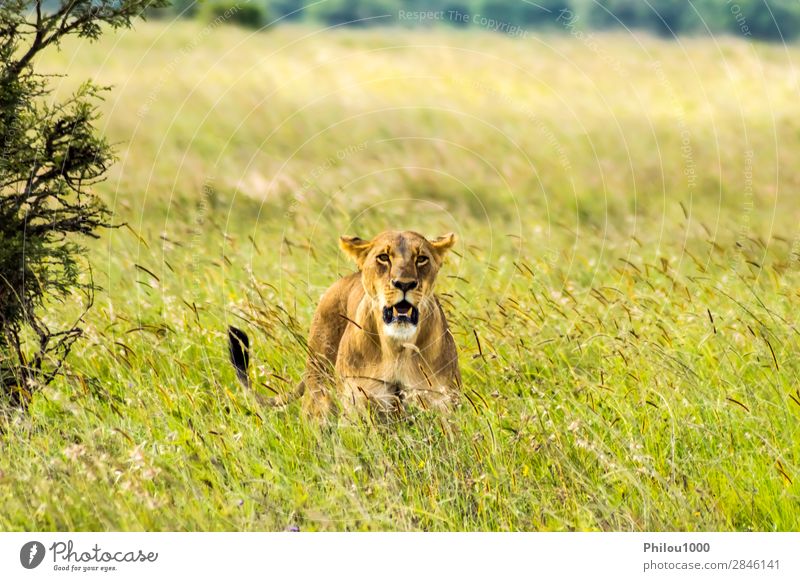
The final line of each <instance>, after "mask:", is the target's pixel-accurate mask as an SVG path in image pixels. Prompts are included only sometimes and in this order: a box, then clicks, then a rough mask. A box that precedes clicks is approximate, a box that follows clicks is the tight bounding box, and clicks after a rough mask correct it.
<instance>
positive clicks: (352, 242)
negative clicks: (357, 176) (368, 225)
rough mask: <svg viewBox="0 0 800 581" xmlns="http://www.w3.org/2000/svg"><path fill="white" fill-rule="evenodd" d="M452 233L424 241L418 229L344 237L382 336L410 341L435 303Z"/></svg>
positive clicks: (344, 244) (345, 248) (343, 241)
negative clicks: (360, 236) (364, 237)
mask: <svg viewBox="0 0 800 581" xmlns="http://www.w3.org/2000/svg"><path fill="white" fill-rule="evenodd" d="M455 239H456V238H455V235H454V234H446V235H444V236H440V237H439V238H437V239H435V240H428V239H426V238H425V237H424V236H422V235H420V234H417V233H416V232H384V233H383V234H379V235H378V236H376V237H375V238H373V239H372V240H362V239H361V238H356V237H354V236H342V237H341V239H340V245H341V247H342V250H344V252H345V253H346V254H347V255H348V256H350V257H351V258H352V259H353V260H355V262H356V264H357V265H358V268H359V270H360V271H361V280H362V283H363V285H364V290H365V291H366V293H367V295H369V297H370V298H371V299H372V302H373V304H374V307H375V316H376V317H377V318H378V320H379V322H380V324H382V326H383V331H384V333H385V335H386V336H388V337H391V338H394V339H398V340H403V341H408V340H410V339H412V338H413V337H414V336H415V335H416V334H417V332H418V330H419V327H420V325H422V324H424V320H425V317H426V315H427V314H428V313H429V312H430V309H432V308H434V306H435V305H434V303H433V301H432V300H430V299H431V297H432V296H433V285H434V283H435V281H436V275H437V274H438V272H439V268H440V267H441V266H442V262H443V261H444V256H445V254H446V253H447V251H448V250H449V249H450V248H451V247H452V246H453V244H454V243H455Z"/></svg>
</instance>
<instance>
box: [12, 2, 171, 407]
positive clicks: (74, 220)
mask: <svg viewBox="0 0 800 581" xmlns="http://www.w3.org/2000/svg"><path fill="white" fill-rule="evenodd" d="M43 3H44V0H36V1H34V2H33V3H32V4H31V2H30V0H7V1H6V2H4V3H2V4H0V144H1V145H2V150H0V396H2V397H1V398H0V399H2V400H3V403H10V404H12V405H14V406H21V407H24V406H26V405H27V403H28V402H29V401H30V398H31V396H32V394H33V393H34V392H35V391H36V389H38V388H39V387H41V386H42V385H46V384H47V383H49V382H50V381H52V380H53V379H54V378H55V377H56V375H57V374H58V373H59V372H60V371H61V369H62V365H63V363H64V360H65V358H66V356H67V354H68V353H69V351H70V348H71V347H72V345H73V343H74V342H75V341H76V340H77V339H78V338H79V337H80V335H81V328H80V326H79V324H80V322H81V320H82V316H80V317H78V319H77V320H76V321H73V322H72V324H71V325H69V326H66V327H64V328H61V329H54V328H52V326H54V325H55V324H56V323H54V322H53V321H51V320H48V319H46V318H45V317H44V315H43V311H46V310H48V308H51V307H52V306H53V304H54V303H57V302H60V301H65V300H68V299H69V298H70V297H71V296H72V294H73V293H75V292H76V291H83V292H84V293H85V294H86V296H87V300H86V301H85V302H84V305H85V307H86V308H87V309H88V308H89V306H91V304H92V297H93V292H94V290H95V286H94V284H93V282H92V279H91V276H90V272H89V269H88V265H87V264H86V262H85V258H84V256H83V253H82V249H81V247H80V246H79V245H78V244H77V243H76V241H75V238H76V237H80V236H88V237H97V230H98V229H99V228H103V227H106V226H109V225H110V224H109V222H108V213H107V211H106V209H105V207H104V206H103V204H102V202H101V201H100V200H99V199H98V198H97V197H96V196H95V195H94V194H93V193H92V185H93V184H95V183H96V182H98V181H100V180H102V179H103V177H104V175H105V173H106V170H107V169H108V167H109V165H110V163H111V161H112V160H113V153H112V151H111V148H110V146H109V145H108V143H107V142H106V141H105V139H104V138H103V137H101V136H98V135H97V134H96V133H95V129H94V125H93V124H94V121H95V120H96V119H97V112H96V102H97V99H98V98H99V96H100V91H101V90H100V89H99V88H98V87H96V86H95V85H93V84H91V83H84V84H83V85H82V86H81V87H80V89H78V91H76V92H75V93H74V94H73V95H72V96H71V97H69V98H67V99H66V100H64V101H61V102H57V101H55V100H54V99H53V96H52V91H51V89H50V87H49V85H48V82H47V81H48V77H45V76H42V75H39V74H37V73H36V72H35V71H34V69H33V63H34V62H35V58H36V56H37V55H38V54H39V53H41V52H42V51H43V50H45V49H46V48H47V47H49V46H53V45H57V44H58V43H59V42H60V41H61V39H62V38H63V37H65V36H68V35H74V36H77V37H81V38H88V39H90V40H91V39H95V38H97V37H98V36H99V35H100V32H101V26H102V25H109V26H110V27H111V28H120V27H130V25H131V20H132V19H133V18H136V17H138V16H139V15H140V14H141V13H142V10H144V9H145V8H146V7H147V6H148V5H150V6H154V5H155V6H157V5H163V3H164V2H163V1H161V0H156V1H155V2H153V1H152V0H72V1H71V2H61V3H60V4H58V5H57V6H50V10H47V7H45V6H43ZM85 312H86V311H84V314H85Z"/></svg>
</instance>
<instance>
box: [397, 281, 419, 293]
mask: <svg viewBox="0 0 800 581" xmlns="http://www.w3.org/2000/svg"><path fill="white" fill-rule="evenodd" d="M392 285H394V288H397V289H400V290H401V291H403V292H404V293H407V292H408V291H410V290H412V289H415V288H417V281H415V280H409V281H400V280H393V281H392Z"/></svg>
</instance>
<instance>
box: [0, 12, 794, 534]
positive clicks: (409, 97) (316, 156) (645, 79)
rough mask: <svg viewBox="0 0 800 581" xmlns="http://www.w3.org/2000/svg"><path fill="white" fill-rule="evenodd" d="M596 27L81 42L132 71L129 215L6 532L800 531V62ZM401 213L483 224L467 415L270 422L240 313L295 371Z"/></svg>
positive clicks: (475, 258)
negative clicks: (250, 365)
mask: <svg viewBox="0 0 800 581" xmlns="http://www.w3.org/2000/svg"><path fill="white" fill-rule="evenodd" d="M595 42H596V44H595V45H592V46H587V45H585V44H582V43H581V42H580V41H579V40H577V39H574V38H571V37H569V36H557V35H553V36H545V37H540V38H533V39H527V40H520V39H511V38H505V37H502V36H498V35H491V34H482V33H477V32H474V31H473V32H468V33H464V32H456V31H453V32H447V31H436V32H430V31H429V32H410V31H407V30H402V31H400V30H398V31H394V30H371V31H352V30H342V31H328V32H318V31H314V30H312V29H308V28H291V27H289V28H282V29H278V30H275V31H272V32H268V33H260V34H259V33H256V34H251V33H249V32H246V31H243V30H240V29H236V28H227V27H222V28H219V29H217V30H214V31H208V32H207V31H204V30H203V29H202V26H201V25H196V24H191V23H180V24H179V25H173V26H166V25H165V24H146V25H142V26H139V27H138V28H137V29H136V31H135V32H127V33H125V34H122V35H120V36H113V35H109V36H106V37H104V39H103V40H102V41H101V42H100V43H99V44H96V45H86V44H81V45H79V44H75V43H71V44H67V45H65V46H64V47H63V52H61V53H52V54H51V55H49V59H48V60H47V61H46V62H42V63H40V65H41V66H42V67H43V68H45V69H47V70H52V71H54V72H61V73H66V75H67V76H66V77H65V78H63V79H61V80H58V79H56V82H58V83H61V86H60V90H61V91H68V90H69V88H70V87H72V86H74V83H77V82H78V81H80V80H82V79H84V78H86V77H94V78H95V79H96V80H97V81H98V82H100V83H102V84H110V85H113V90H112V91H111V92H110V93H109V94H108V99H107V101H106V102H105V103H104V104H103V107H102V108H103V112H104V116H103V118H102V123H101V128H102V130H103V131H104V132H105V133H106V134H107V135H108V136H109V138H110V139H111V140H112V141H115V142H118V143H119V145H118V151H119V154H120V160H119V163H118V164H117V165H116V166H115V167H114V169H113V171H112V174H111V176H110V179H109V180H108V181H107V182H105V183H104V184H102V186H101V188H100V190H101V193H102V195H103V196H104V198H105V199H106V200H107V201H108V203H109V205H110V206H111V207H112V208H113V209H114V211H115V214H116V217H117V219H118V221H120V222H123V221H124V222H126V223H127V224H128V226H129V227H126V228H121V229H118V230H113V231H110V232H108V233H107V234H106V235H105V236H104V237H103V239H102V240H100V241H98V242H96V243H92V244H91V247H90V256H91V259H92V264H93V267H94V274H95V278H96V279H97V280H98V282H99V283H100V284H101V285H102V286H103V287H104V289H105V290H104V292H102V293H100V294H99V295H98V296H97V300H96V305H95V308H94V310H93V311H92V313H91V315H90V317H89V321H88V324H87V326H86V327H87V328H86V339H85V340H84V341H83V342H82V343H80V345H79V346H78V347H77V348H76V350H75V351H74V352H73V354H72V357H71V359H70V362H69V366H68V367H69V374H68V376H67V377H65V378H63V379H61V380H59V382H57V384H55V385H53V386H52V387H50V388H48V389H47V390H46V391H44V392H43V393H42V394H41V395H40V396H38V397H37V398H36V399H35V401H34V404H33V407H32V409H31V413H30V415H29V416H27V417H26V416H17V417H14V418H12V419H11V420H10V423H9V424H8V425H7V426H6V433H5V434H4V435H2V436H1V437H0V529H4V530H8V529H10V530H19V529H136V530H138V529H156V530H161V529H180V530H182V529H188V530H208V529H211V530H217V529H223V530H237V529H246V530H251V529H266V530H283V529H285V528H287V527H295V526H296V527H299V528H300V529H301V530H315V529H325V530H330V529H335V530H341V529H347V530H419V529H422V530H519V529H525V530H530V529H536V530H539V529H548V530H549V529H555V530H575V529H579V530H595V529H600V530H665V529H686V530H717V529H721V530H751V529H752V530H774V529H777V530H797V528H798V525H799V523H798V518H799V517H798V511H797V506H798V501H800V494H799V493H800V491H799V490H798V486H800V484H798V480H800V474H799V473H798V467H800V443H799V442H800V426H799V424H798V422H799V420H800V392H798V382H797V377H798V369H799V368H800V362H798V358H797V356H796V354H797V352H798V348H799V347H800V341H798V320H797V312H798V306H800V304H799V303H800V297H799V296H798V288H800V286H799V285H800V276H799V275H798V263H797V259H798V256H797V250H798V249H799V248H800V245H799V244H798V242H797V240H798V235H799V234H800V233H798V231H797V221H798V218H800V216H799V215H798V212H800V206H798V205H797V203H796V193H797V189H798V186H799V185H800V166H798V165H797V164H796V163H795V161H796V159H797V157H798V155H800V145H798V140H797V135H798V131H799V130H800V115H798V113H800V111H798V105H797V99H796V94H797V83H798V77H797V71H796V70H795V69H794V64H793V63H794V61H795V60H796V59H797V56H798V50H797V49H796V48H794V47H790V48H788V49H784V48H782V47H780V48H779V47H774V46H761V45H749V44H746V43H743V42H739V41H736V40H732V39H727V38H721V39H717V40H716V41H713V40H707V39H706V40H699V39H698V40H694V39H689V40H683V41H682V43H683V44H677V43H673V42H666V41H662V40H657V39H653V38H650V37H639V38H629V37H625V36H615V35H610V36H602V35H600V36H596V37H595ZM593 47H594V48H593ZM387 228H409V229H414V230H419V231H421V232H425V233H426V234H429V235H436V234H441V233H443V232H446V231H451V230H452V231H455V232H457V233H458V234H459V235H460V240H461V241H460V243H459V245H458V246H457V247H456V249H455V250H456V252H455V253H454V254H453V256H452V257H451V259H450V262H449V264H448V265H447V266H446V267H445V269H444V270H443V271H442V273H441V277H440V280H439V289H440V292H441V293H442V298H443V302H444V304H445V308H446V311H447V313H448V317H449V320H450V322H451V327H452V328H453V331H454V334H455V337H456V340H457V342H458V346H459V350H460V358H461V367H462V373H463V376H464V384H465V392H464V398H463V401H462V405H461V406H460V407H459V408H458V409H457V410H455V411H454V412H453V413H452V414H451V415H450V416H449V417H447V418H442V417H438V416H436V415H433V414H429V413H422V412H420V413H416V414H413V415H412V416H411V417H410V418H409V419H408V421H405V422H401V423H398V424H396V425H391V426H376V425H372V424H371V423H369V422H364V423H363V424H353V423H346V424H345V423H342V424H341V425H333V426H332V425H328V424H325V423H322V424H320V423H317V422H314V421H311V420H309V419H307V418H305V417H304V416H303V415H302V414H301V412H300V410H299V406H297V405H295V406H290V407H289V408H287V409H285V410H277V411H270V410H264V409H260V408H259V407H258V406H257V404H256V403H255V400H254V398H252V397H251V396H248V394H246V393H244V392H243V391H242V389H241V388H240V387H239V386H238V385H237V383H236V381H235V378H234V374H233V373H232V371H231V369H230V368H229V366H228V364H227V352H226V345H225V328H226V326H227V325H228V324H230V323H235V324H237V326H242V327H244V328H246V329H247V330H248V331H249V333H250V335H251V338H252V340H253V342H254V351H255V352H254V359H255V369H254V374H255V375H256V376H257V379H258V383H260V384H262V386H261V387H259V389H260V390H262V391H263V392H264V393H269V392H270V390H274V391H284V390H287V389H291V387H292V385H293V384H294V382H296V381H297V379H298V377H299V375H300V373H301V371H302V367H303V361H304V350H303V343H302V337H303V336H304V334H305V332H306V329H307V326H308V324H309V322H310V319H311V315H312V312H313V309H314V306H315V304H316V302H317V300H318V298H319V296H320V294H321V293H322V292H323V291H324V289H325V288H326V286H327V285H329V284H330V283H332V282H333V281H334V280H335V279H336V278H337V277H338V276H340V275H342V274H345V273H347V272H349V271H350V269H351V265H350V264H348V263H347V262H346V261H345V259H344V258H343V257H342V256H340V255H339V253H338V250H337V247H336V238H337V236H338V235H339V234H344V233H350V234H359V235H362V236H369V235H371V234H375V233H377V232H379V231H381V230H384V229H387ZM137 265H138V266H137ZM68 310H69V309H59V310H58V311H56V310H54V312H53V313H52V315H51V316H52V317H53V318H54V319H57V318H59V317H63V316H67V314H68V313H67V312H64V311H68ZM443 421H446V422H448V423H449V424H450V425H451V426H452V429H448V430H444V429H443V428H442V422H443Z"/></svg>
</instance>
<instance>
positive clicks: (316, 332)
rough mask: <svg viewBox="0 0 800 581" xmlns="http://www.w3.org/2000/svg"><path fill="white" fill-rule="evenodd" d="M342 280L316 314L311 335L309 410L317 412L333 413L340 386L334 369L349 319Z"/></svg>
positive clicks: (307, 374) (307, 387) (305, 378)
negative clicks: (345, 313)
mask: <svg viewBox="0 0 800 581" xmlns="http://www.w3.org/2000/svg"><path fill="white" fill-rule="evenodd" d="M341 282H342V281H339V282H338V283H336V284H335V285H333V286H332V287H331V288H330V289H328V291H327V292H326V293H325V294H324V295H323V297H322V299H321V300H320V303H319V306H318V307H317V310H316V312H315V313H314V320H313V321H312V323H311V331H310V332H309V336H308V350H309V353H308V360H307V361H306V369H305V373H304V374H303V383H304V384H305V391H306V392H307V393H306V403H305V408H306V409H308V410H309V411H312V412H314V413H326V412H328V411H331V409H332V407H333V406H332V402H331V394H332V392H333V390H334V387H335V383H336V376H335V372H334V366H335V364H336V357H337V355H338V353H339V343H340V342H341V340H342V335H343V334H344V331H345V328H346V327H347V319H346V318H345V316H344V312H343V305H342V302H341V298H340V297H341V290H340V289H339V288H338V287H339V285H341Z"/></svg>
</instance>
